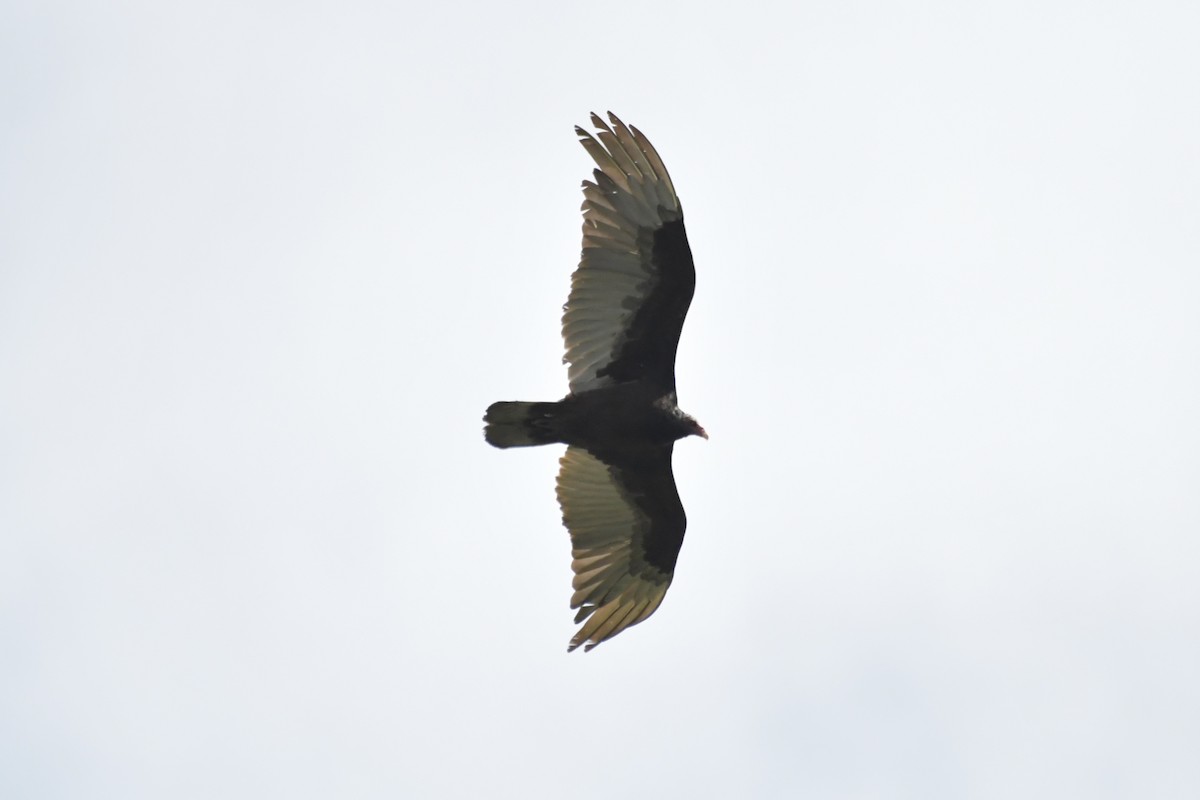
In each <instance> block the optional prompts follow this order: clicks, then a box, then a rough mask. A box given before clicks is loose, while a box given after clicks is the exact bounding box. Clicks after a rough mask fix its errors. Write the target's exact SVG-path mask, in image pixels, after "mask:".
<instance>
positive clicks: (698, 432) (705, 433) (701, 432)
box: [696, 425, 708, 442]
mask: <svg viewBox="0 0 1200 800" xmlns="http://www.w3.org/2000/svg"><path fill="white" fill-rule="evenodd" d="M696 435H697V436H702V437H704V441H706V442H707V441H708V431H706V430H704V428H701V427H700V426H699V425H697V426H696Z"/></svg>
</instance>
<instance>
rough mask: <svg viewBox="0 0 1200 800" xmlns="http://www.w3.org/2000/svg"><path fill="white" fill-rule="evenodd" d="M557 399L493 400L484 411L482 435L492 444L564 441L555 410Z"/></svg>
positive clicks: (512, 444)
mask: <svg viewBox="0 0 1200 800" xmlns="http://www.w3.org/2000/svg"><path fill="white" fill-rule="evenodd" d="M557 408H558V403H526V402H523V401H519V400H516V401H502V402H499V403H492V404H491V405H490V406H488V410H487V413H486V414H484V417H483V421H484V422H486V423H487V426H486V427H485V428H484V429H483V437H484V438H485V439H487V441H488V444H490V445H492V446H493V447H530V446H532V445H536V444H551V443H552V442H559V441H562V440H561V439H560V438H559V434H558V426H557V425H556V424H555V419H554V412H555V411H556V410H557Z"/></svg>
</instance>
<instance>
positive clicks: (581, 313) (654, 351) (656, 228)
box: [484, 112, 708, 651]
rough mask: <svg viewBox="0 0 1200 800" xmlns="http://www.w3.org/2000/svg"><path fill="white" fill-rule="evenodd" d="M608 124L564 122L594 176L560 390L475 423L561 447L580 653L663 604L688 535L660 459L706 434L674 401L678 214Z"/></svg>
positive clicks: (497, 437)
mask: <svg viewBox="0 0 1200 800" xmlns="http://www.w3.org/2000/svg"><path fill="white" fill-rule="evenodd" d="M608 119H609V123H606V122H605V121H604V120H603V119H601V118H600V117H599V116H598V115H596V114H592V124H593V125H594V126H595V127H596V128H597V132H596V135H595V136H593V135H592V134H590V133H588V132H587V131H585V130H584V129H583V128H580V127H576V128H575V133H576V134H578V136H579V142H580V144H582V145H583V147H584V149H585V150H587V152H588V153H589V154H590V155H591V157H592V158H593V159H594V160H595V162H596V166H597V169H596V170H595V171H594V172H593V173H592V175H593V180H591V181H584V182H583V197H584V200H583V207H582V210H583V253H582V255H581V256H580V259H579V267H578V269H576V270H575V274H574V275H572V276H571V293H570V296H569V297H568V298H567V304H566V305H565V306H564V307H563V311H564V313H563V320H562V334H563V340H564V342H565V343H566V355H565V356H564V358H563V361H564V362H565V363H566V364H567V378H568V384H569V386H570V392H569V393H568V394H567V396H566V397H564V398H563V399H562V400H559V401H558V402H547V403H536V402H534V403H531V402H509V401H504V402H499V403H493V404H492V405H491V406H490V407H489V408H488V410H487V413H486V414H485V416H484V422H486V423H487V425H486V427H485V428H484V437H485V438H486V439H487V441H488V443H489V444H492V445H494V446H495V447H502V448H503V447H527V446H531V445H540V444H552V443H556V442H557V443H564V444H566V445H567V451H566V453H565V454H564V455H563V457H562V459H561V461H560V462H559V463H560V470H559V473H558V503H559V505H560V506H561V507H562V514H563V524H564V525H565V526H566V527H567V530H568V531H569V532H570V534H571V555H572V560H571V569H572V570H573V571H574V573H575V579H574V581H573V583H572V586H573V587H574V590H575V592H574V594H573V595H572V596H571V608H575V609H578V613H577V614H576V615H575V622H576V624H579V623H583V625H582V627H581V628H579V630H578V631H577V632H576V634H575V636H574V637H573V638H572V639H571V643H570V645H569V646H568V648H567V649H568V651H570V650H574V649H575V648H577V647H579V645H581V644H582V645H585V646H584V650H585V651H586V650H591V649H592V648H593V647H595V646H596V645H598V644H600V643H601V642H603V641H605V640H607V639H611V638H612V637H613V636H616V635H617V634H618V633H620V632H621V631H623V630H625V629H626V628H628V627H630V626H633V625H636V624H638V623H639V622H642V621H643V620H645V619H646V618H647V617H649V616H650V615H651V614H653V613H654V612H655V611H656V610H657V609H658V606H659V604H661V603H662V601H663V597H664V596H665V595H666V593H667V587H669V586H670V585H671V578H672V576H673V574H674V571H675V560H676V559H677V558H678V556H679V548H680V547H681V546H682V544H683V532H684V529H685V528H686V527H687V518H686V516H685V515H684V512H683V504H682V503H681V502H680V500H679V492H678V491H677V490H676V488H675V476H674V474H673V473H672V471H671V453H672V451H673V449H674V447H675V442H676V440H678V439H682V438H684V437H685V436H702V437H704V438H705V439H707V438H708V434H707V433H705V432H704V428H702V427H700V425H699V423H697V422H696V420H695V419H693V418H692V417H690V416H688V415H687V414H685V413H684V412H683V411H682V410H681V409H680V408H679V405H678V403H677V400H676V395H675V351H676V349H677V347H678V345H679V333H680V331H681V330H682V328H683V319H684V317H685V316H686V315H687V310H688V306H689V305H690V304H691V302H692V293H693V292H694V290H695V286H696V271H695V268H694V267H693V265H692V251H691V248H690V247H688V240H687V233H686V232H685V231H684V227H683V209H682V207H681V206H680V204H679V197H678V196H676V194H675V187H674V185H673V184H672V183H671V178H670V176H669V175H668V174H667V168H666V167H665V166H663V162H662V159H661V158H659V156H658V152H657V151H655V149H654V146H653V145H651V144H650V142H649V141H648V140H647V139H646V137H645V136H644V135H642V133H641V131H639V130H638V129H637V128H633V127H628V126H626V125H625V123H623V122H621V120H619V119H617V117H616V116H615V115H614V114H612V113H611V112H610V113H609V115H608ZM610 123H611V124H610Z"/></svg>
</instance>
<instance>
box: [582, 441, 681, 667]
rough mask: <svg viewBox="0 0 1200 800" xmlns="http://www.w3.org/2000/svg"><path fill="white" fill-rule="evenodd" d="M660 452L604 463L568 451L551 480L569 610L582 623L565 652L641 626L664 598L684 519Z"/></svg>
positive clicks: (667, 455)
mask: <svg viewBox="0 0 1200 800" xmlns="http://www.w3.org/2000/svg"><path fill="white" fill-rule="evenodd" d="M672 447H673V445H672V444H667V445H664V446H662V447H656V448H654V449H652V450H649V451H639V452H638V454H637V455H628V456H624V457H614V456H613V455H611V454H606V455H605V458H606V459H607V460H608V462H609V463H606V462H605V461H601V460H600V459H599V458H597V457H596V456H595V455H592V454H591V453H589V452H588V451H587V450H584V449H583V448H581V447H568V448H567V452H566V454H565V455H564V456H563V457H562V461H561V462H560V463H561V464H562V469H561V470H560V471H559V474H558V503H559V505H560V506H562V511H563V524H564V525H566V526H567V530H568V531H570V533H571V554H572V560H571V569H572V570H574V572H575V579H574V581H573V582H572V586H573V587H574V589H575V593H574V594H573V595H572V596H571V608H577V609H579V613H578V614H576V616H575V622H577V623H579V622H582V623H583V627H581V628H580V629H579V630H578V631H577V632H576V634H575V636H574V637H573V638H572V639H571V644H570V645H569V647H568V648H567V649H568V650H574V649H575V648H576V647H578V646H579V645H581V644H584V643H585V642H586V643H587V644H586V646H585V647H584V650H591V649H592V648H593V647H595V646H596V645H598V644H599V643H600V642H603V641H604V640H606V639H610V638H612V637H613V636H616V635H617V634H618V633H620V632H621V631H623V630H625V629H626V628H628V627H630V626H632V625H636V624H638V623H639V622H641V621H643V620H644V619H646V618H647V617H649V616H650V615H651V614H653V613H654V612H655V611H656V610H657V609H658V606H659V604H661V603H662V601H663V597H665V596H666V593H667V588H668V587H669V586H670V585H671V578H672V576H673V575H674V572H675V560H676V558H678V556H679V548H680V547H681V546H682V545H683V533H684V530H685V529H686V527H687V518H686V516H685V515H684V512H683V504H682V503H680V501H679V493H678V491H676V489H675V476H674V474H673V473H672V471H671V450H672Z"/></svg>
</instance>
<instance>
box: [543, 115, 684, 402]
mask: <svg viewBox="0 0 1200 800" xmlns="http://www.w3.org/2000/svg"><path fill="white" fill-rule="evenodd" d="M608 118H609V120H610V121H611V122H612V126H611V127H610V126H609V125H608V124H607V123H605V122H604V120H602V119H600V117H598V116H596V115H595V114H593V115H592V124H593V125H595V126H596V127H597V128H598V129H599V131H598V133H597V134H596V137H598V138H595V137H593V136H592V135H591V134H590V133H588V132H587V131H585V130H584V129H583V128H576V129H575V132H576V133H577V134H579V141H580V144H582V145H583V146H584V148H585V149H586V150H587V151H588V153H589V154H590V155H591V156H592V158H593V159H594V160H595V162H596V166H597V169H596V170H595V171H594V173H593V176H594V177H595V181H594V182H593V181H584V183H583V197H584V200H583V209H582V210H583V253H582V255H581V256H580V259H579V268H578V269H576V270H575V274H574V275H572V276H571V294H570V296H569V297H568V298H567V304H566V306H564V313H563V341H564V342H565V344H566V348H567V353H566V356H565V357H564V359H563V360H564V361H566V362H567V364H568V367H567V378H568V380H569V382H570V386H571V391H572V392H576V393H578V392H582V391H587V390H588V389H596V388H599V387H601V386H606V385H611V384H614V383H621V382H623V381H639V380H640V381H649V382H650V383H653V384H654V385H655V386H657V387H659V388H661V389H662V390H663V391H672V390H674V388H675V350H676V348H677V347H678V346H679V333H680V331H681V330H682V328H683V319H684V317H685V316H687V310H688V306H689V305H691V302H692V294H693V293H694V291H695V288H696V270H695V267H694V266H693V265H692V251H691V248H690V247H689V246H688V240H687V232H686V231H685V230H684V227H683V208H682V207H681V206H680V204H679V197H678V196H676V194H675V186H674V185H673V184H672V183H671V176H670V175H668V174H667V168H666V167H665V166H663V162H662V159H661V158H659V156H658V152H657V151H655V149H654V146H653V145H651V144H650V142H649V141H648V140H647V139H646V137H645V136H643V135H642V133H641V131H639V130H638V129H637V128H630V127H627V126H626V125H625V123H623V122H621V120H619V119H617V117H616V116H614V115H613V114H609V115H608Z"/></svg>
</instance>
